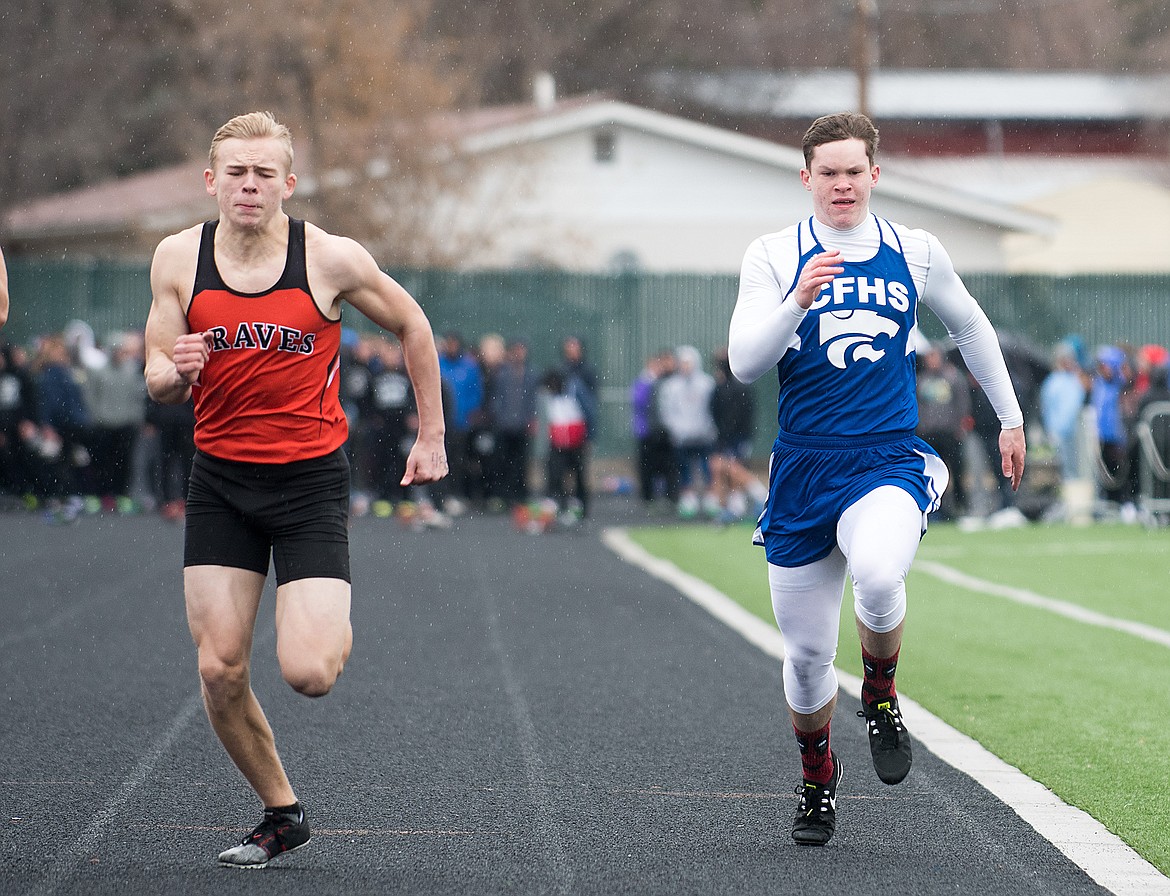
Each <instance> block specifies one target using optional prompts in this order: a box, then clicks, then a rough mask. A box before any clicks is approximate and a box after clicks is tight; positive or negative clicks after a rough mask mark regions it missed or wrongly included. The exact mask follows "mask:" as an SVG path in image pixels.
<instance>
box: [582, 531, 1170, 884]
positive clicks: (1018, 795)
mask: <svg viewBox="0 0 1170 896" xmlns="http://www.w3.org/2000/svg"><path fill="white" fill-rule="evenodd" d="M601 541H602V543H603V544H604V545H605V546H606V547H608V548H609V549H610V550H611V551H613V552H614V553H615V554H617V555H618V556H619V557H620V558H621V559H622V560H624V561H626V562H627V563H630V564H631V565H633V566H637V567H639V568H640V569H642V570H644V571H645V572H647V573H649V574H650V575H652V576H654V577H655V578H657V579H660V580H662V581H663V582H666V583H667V584H668V585H671V586H672V587H674V588H676V589H677V590H678V591H679V592H681V593H682V594H683V595H684V596H686V597H688V598H690V599H691V600H692V601H694V602H695V603H697V604H698V605H699V606H701V607H702V608H703V609H705V610H707V611H708V612H709V613H711V615H712V616H714V617H715V618H717V619H719V620H720V621H721V622H723V623H725V624H726V625H727V626H728V627H730V628H732V629H734V630H735V631H736V632H738V633H739V634H740V635H742V636H743V637H744V638H745V639H746V640H747V641H749V642H750V643H751V644H754V645H755V646H756V647H759V648H760V649H761V650H762V651H764V652H765V653H767V654H769V655H770V656H773V657H775V658H776V659H779V660H783V659H784V639H783V638H782V637H781V635H780V632H779V631H778V630H777V629H776V627H775V626H774V625H770V624H768V623H766V622H764V620H762V619H760V618H759V617H758V616H755V615H753V614H751V613H749V612H748V611H747V610H745V609H743V607H741V606H740V605H739V604H737V603H736V602H735V601H733V600H732V599H731V598H729V597H728V596H727V595H725V594H723V593H722V592H721V591H719V590H718V589H716V588H713V587H712V586H711V585H709V584H707V583H706V582H704V581H702V580H701V579H698V578H696V577H694V576H692V575H690V574H688V573H685V572H683V571H682V570H681V569H679V568H678V567H677V566H675V565H674V564H673V563H670V562H669V561H666V560H662V559H660V558H658V557H655V556H653V555H652V554H650V553H648V552H647V551H645V550H644V549H643V548H642V547H640V546H639V545H637V544H636V543H635V542H634V541H633V540H632V539H631V538H630V537H629V534H628V533H627V532H626V530H625V529H622V528H609V529H605V530H604V531H603V532H602V534H601ZM837 676H838V678H839V680H840V682H841V686H842V689H844V690H846V691H847V692H848V693H849V694H850V695H851V696H853V697H856V698H858V699H860V698H861V679H859V678H857V677H856V676H853V675H850V674H848V673H846V672H842V671H841V670H837ZM898 705H899V706H900V707H901V709H902V715H903V717H904V718H905V719H906V722H907V727H908V728H910V729H912V730H913V732H914V736H915V738H916V739H917V740H919V741H920V742H921V743H922V744H923V745H924V746H925V747H926V748H927V749H929V750H930V751H931V752H932V753H934V754H935V755H936V756H937V757H938V758H939V759H941V760H942V761H943V762H945V763H947V764H948V765H950V766H952V767H953V768H955V769H957V770H958V771H960V772H962V773H963V774H965V775H967V776H968V777H970V778H971V779H973V780H974V781H976V782H978V783H979V784H980V785H982V786H983V787H984V788H985V789H986V790H987V791H989V792H990V793H992V794H993V795H995V796H996V797H997V798H998V799H999V800H1000V801H1001V802H1003V803H1004V805H1006V806H1008V807H1009V808H1010V809H1011V810H1012V811H1014V812H1015V813H1016V814H1017V815H1019V816H1020V818H1021V819H1023V820H1024V821H1025V822H1027V823H1028V824H1029V825H1031V827H1033V828H1034V829H1035V830H1036V832H1037V833H1039V834H1040V836H1042V837H1044V839H1046V840H1048V841H1049V842H1050V843H1051V844H1052V845H1053V846H1055V847H1056V848H1057V849H1059V850H1060V851H1061V852H1062V853H1064V855H1065V856H1067V857H1068V858H1069V860H1070V861H1072V862H1073V863H1074V864H1076V865H1077V866H1078V867H1080V868H1081V869H1082V870H1084V872H1085V873H1086V874H1088V875H1089V877H1091V878H1092V879H1093V880H1094V881H1096V882H1097V883H1098V884H1100V885H1101V886H1102V887H1104V888H1105V889H1107V890H1109V892H1111V893H1113V894H1115V896H1170V878H1167V877H1166V876H1165V875H1163V874H1162V873H1161V872H1160V871H1159V870H1158V869H1157V868H1155V867H1154V866H1153V865H1151V864H1150V863H1149V862H1147V861H1146V860H1145V859H1143V858H1142V857H1141V856H1139V855H1138V854H1137V853H1136V852H1135V851H1134V850H1133V849H1132V848H1131V847H1130V846H1128V845H1127V844H1126V843H1124V842H1123V841H1122V840H1121V839H1120V838H1118V837H1117V836H1115V835H1114V834H1111V833H1110V832H1109V831H1108V830H1106V828H1105V827H1104V825H1102V824H1101V823H1100V822H1099V821H1097V820H1096V819H1095V818H1093V817H1092V816H1090V815H1089V814H1088V813H1087V812H1084V811H1083V810H1081V809H1078V808H1076V807H1075V806H1070V805H1068V804H1067V803H1065V802H1063V801H1062V800H1061V799H1060V798H1059V797H1057V796H1056V794H1054V793H1053V792H1052V791H1050V790H1049V789H1048V788H1046V787H1044V786H1043V785H1042V784H1040V783H1038V782H1036V781H1033V780H1032V779H1031V778H1029V777H1028V776H1027V775H1025V774H1024V773H1023V772H1021V771H1020V770H1019V769H1017V768H1015V767H1014V766H1011V765H1008V764H1007V763H1006V762H1004V761H1003V760H1002V759H1000V758H999V757H997V756H994V755H992V754H991V753H989V752H988V751H987V750H986V749H984V748H983V747H982V746H980V744H979V743H978V742H977V741H975V740H973V739H972V738H970V737H968V736H967V735H965V734H963V733H962V732H960V731H957V730H956V729H954V728H952V727H951V726H950V725H948V724H947V723H946V722H944V721H942V720H941V719H938V718H936V717H935V716H933V715H931V714H930V713H929V712H927V711H926V710H925V709H924V708H923V707H922V706H920V705H919V704H917V703H915V702H914V701H913V700H911V699H910V698H909V697H907V696H905V695H904V694H899V695H898Z"/></svg>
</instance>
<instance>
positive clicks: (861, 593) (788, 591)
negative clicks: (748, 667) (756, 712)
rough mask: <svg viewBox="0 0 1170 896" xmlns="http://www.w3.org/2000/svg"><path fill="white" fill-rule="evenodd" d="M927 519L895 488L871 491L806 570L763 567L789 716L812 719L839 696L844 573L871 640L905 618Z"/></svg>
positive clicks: (851, 509)
mask: <svg viewBox="0 0 1170 896" xmlns="http://www.w3.org/2000/svg"><path fill="white" fill-rule="evenodd" d="M924 527H925V518H924V515H923V513H922V511H921V510H919V509H918V504H917V503H916V502H915V501H914V499H913V498H912V497H910V495H909V494H908V493H907V492H905V491H903V490H902V489H900V488H898V487H897V486H892V485H884V486H881V487H879V488H877V489H874V490H873V491H872V492H870V493H869V494H868V495H866V496H865V497H863V498H861V499H860V500H859V501H857V502H856V503H854V504H852V505H850V506H849V507H848V508H847V509H846V510H845V512H844V513H842V514H841V519H840V520H838V522H837V547H836V548H834V549H833V552H832V553H831V554H829V556H827V557H825V558H824V559H823V560H818V561H817V562H815V563H810V564H808V565H807V566H795V567H785V566H773V565H772V564H769V565H768V584H769V586H770V587H771V591H772V610H773V612H774V613H775V614H776V623H777V625H779V626H780V632H781V634H783V636H784V654H785V659H784V695H785V698H786V699H787V701H788V705H789V706H790V707H791V708H792V710H793V711H794V712H798V713H801V714H804V715H812V714H813V713H815V712H816V711H817V710H819V709H822V708H823V707H825V706H827V705H828V703H829V701H830V700H832V699H833V696H834V695H835V694H836V693H837V673H836V671H835V670H834V669H833V661H834V660H835V659H836V657H837V639H838V637H839V636H840V622H841V601H842V600H843V599H844V597H845V573H846V570H848V571H849V572H850V573H851V575H852V577H853V596H854V602H853V605H854V611H855V612H856V614H857V618H858V620H860V622H861V624H862V625H864V626H865V627H866V628H868V629H869V630H870V631H873V632H878V633H882V632H888V631H892V630H894V629H895V628H897V627H898V625H899V624H900V623H901V622H902V620H903V618H905V616H906V573H907V572H909V570H910V564H911V563H912V562H913V561H914V555H915V553H916V552H917V551H918V543H919V540H920V539H921V537H922V532H923V529H924Z"/></svg>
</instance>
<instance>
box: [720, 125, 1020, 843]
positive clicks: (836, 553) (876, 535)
mask: <svg viewBox="0 0 1170 896" xmlns="http://www.w3.org/2000/svg"><path fill="white" fill-rule="evenodd" d="M877 144H878V134H877V129H876V128H875V127H874V126H873V123H872V122H871V121H870V120H869V119H868V118H866V117H865V116H864V115H858V114H851V113H841V114H836V115H827V116H824V117H822V118H819V119H817V120H816V121H815V122H813V124H812V126H811V127H810V128H809V130H808V132H807V133H806V134H805V137H804V141H803V149H804V160H805V167H804V169H802V170H801V180H802V182H803V183H804V185H805V188H806V189H808V190H809V191H810V192H811V193H812V199H813V216H812V217H811V218H809V219H808V220H806V221H803V222H801V223H799V224H795V225H793V226H791V227H789V228H787V229H786V230H783V231H780V232H779V233H774V234H769V235H766V236H763V237H760V238H759V239H757V240H756V241H755V242H753V243H752V245H751V246H750V247H748V250H747V253H746V254H745V257H744V261H743V268H742V271H741V276H740V287H739V298H738V301H737V303H736V307H735V311H734V313H733V315H732V319H731V327H730V338H729V342H728V355H729V360H730V362H731V368H732V371H733V372H734V374H735V376H736V377H737V378H738V379H740V380H741V381H743V382H745V383H750V382H753V381H754V380H756V379H758V378H759V377H760V376H762V375H763V374H764V373H765V372H766V371H768V370H770V369H772V368H776V369H777V371H778V374H779V381H780V391H779V401H778V421H779V434H778V435H777V438H776V442H775V444H774V446H773V449H772V457H771V462H770V473H769V478H770V481H769V498H768V502H767V505H766V507H765V509H764V512H763V514H762V515H761V517H760V525H759V528H758V530H757V532H756V543H757V544H761V545H763V546H764V548H765V551H766V554H767V559H768V581H769V585H770V588H771V593H772V606H773V609H774V611H775V614H776V622H777V624H778V625H779V626H780V630H781V632H782V633H783V634H784V643H785V662H784V692H785V698H786V700H787V702H788V707H789V712H790V715H791V718H792V724H793V728H794V729H795V732H796V740H797V744H798V746H799V747H800V754H801V766H802V772H803V786H802V787H801V788H800V790H799V792H800V803H799V807H798V809H797V814H796V819H795V822H794V824H793V829H792V837H793V839H794V840H795V841H796V842H797V843H800V844H810V845H818V846H820V845H824V844H825V843H827V842H828V841H829V839H830V838H831V837H832V836H833V832H834V830H835V828H836V796H837V786H838V784H839V783H840V780H841V762H840V760H839V759H838V758H837V755H836V754H835V753H834V752H833V750H832V748H831V746H830V737H829V731H830V721H831V719H832V715H833V710H834V708H835V706H836V702H837V676H836V672H835V671H834V669H833V661H834V659H835V657H836V652H837V641H838V634H839V632H838V629H839V618H840V610H841V601H842V599H843V598H844V591H845V575H846V572H847V571H848V572H849V574H850V575H851V576H852V579H853V591H854V609H855V612H856V616H857V630H858V633H859V635H860V639H861V653H862V660H863V665H864V669H865V679H864V683H863V685H862V706H863V712H862V715H864V717H865V719H866V726H867V729H868V732H869V743H870V750H871V753H872V757H873V763H874V768H875V770H876V772H877V774H878V777H879V778H880V779H881V780H882V781H884V782H885V783H887V784H897V783H899V782H901V781H902V780H903V779H904V778H905V777H906V775H907V774H908V773H909V771H910V764H911V748H910V736H909V734H908V733H907V732H906V728H905V726H904V724H903V722H902V716H901V712H900V711H899V709H898V698H897V693H896V691H895V688H894V672H895V669H896V668H897V663H898V652H899V650H900V648H901V644H902V623H903V619H904V617H905V614H906V585H905V578H906V573H907V572H908V570H909V569H910V564H911V562H912V561H913V559H914V554H915V552H916V550H917V548H918V543H919V540H920V538H921V537H922V534H923V533H924V532H925V530H926V515H927V513H929V512H930V511H932V510H936V509H937V508H938V503H939V498H940V496H941V495H942V493H943V491H944V490H945V489H946V486H947V482H948V478H949V474H948V473H947V469H946V466H945V465H944V464H943V462H942V460H941V459H940V458H939V457H938V455H937V454H936V453H935V451H934V449H932V448H931V447H930V446H929V445H927V444H926V443H925V442H924V441H922V440H921V439H919V438H917V437H916V436H915V435H914V430H915V426H916V424H917V422H918V408H917V403H916V395H915V382H914V345H915V341H914V340H915V331H916V329H917V325H918V306H919V303H922V304H924V305H926V306H928V307H929V308H930V309H931V310H932V311H934V313H935V314H936V315H938V317H939V319H940V320H941V321H942V322H943V324H944V325H945V326H946V328H947V332H948V333H949V334H950V336H951V338H952V339H953V340H954V342H955V344H956V345H957V346H958V347H959V350H960V351H961V352H962V355H963V360H964V362H965V363H966V365H967V367H968V369H969V370H970V371H971V372H972V373H973V374H974V376H975V378H976V380H978V382H979V384H980V386H981V387H982V388H983V390H984V391H985V392H986V393H987V396H988V398H989V400H990V401H991V404H992V406H993V407H994V408H995V411H996V414H997V415H998V416H999V420H1000V424H1001V426H1002V431H1001V434H1000V439H999V448H1000V452H1001V455H1002V472H1003V475H1004V476H1005V477H1009V478H1010V479H1011V484H1012V488H1013V489H1014V488H1018V487H1019V484H1020V477H1021V476H1022V474H1023V470H1024V455H1025V444H1024V429H1023V414H1022V413H1021V411H1020V405H1019V402H1018V400H1017V398H1016V395H1015V392H1014V390H1013V388H1012V383H1011V379H1010V378H1009V376H1008V371H1007V366H1006V364H1005V363H1004V359H1003V353H1002V352H1001V351H1000V347H999V340H998V338H997V337H996V334H995V331H994V330H993V329H992V326H991V323H990V322H989V321H988V319H987V315H986V314H984V312H983V310H982V309H981V308H980V307H979V305H978V303H977V302H976V301H975V299H974V298H973V297H972V296H971V294H970V293H969V292H968V291H967V289H966V287H965V286H964V285H963V282H962V280H960V279H959V276H958V274H956V273H955V269H954V265H953V264H952V263H951V260H950V257H949V256H948V255H947V253H946V251H945V250H944V249H943V247H942V245H941V244H940V243H939V241H938V239H937V238H936V237H934V236H933V235H932V234H930V233H927V232H926V231H922V230H910V229H909V228H907V227H904V226H902V225H900V224H894V223H891V222H889V221H886V220H883V219H881V218H878V217H876V216H875V215H873V214H871V213H870V211H869V198H870V193H871V191H872V190H873V188H874V186H875V185H876V184H877V182H878V173H879V172H878V166H877V164H875V162H874V157H875V153H876V150H877Z"/></svg>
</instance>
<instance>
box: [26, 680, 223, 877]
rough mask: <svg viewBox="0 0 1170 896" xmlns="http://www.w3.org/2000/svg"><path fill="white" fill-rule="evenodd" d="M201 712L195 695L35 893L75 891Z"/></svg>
mask: <svg viewBox="0 0 1170 896" xmlns="http://www.w3.org/2000/svg"><path fill="white" fill-rule="evenodd" d="M201 709H203V698H202V696H200V695H199V694H196V695H194V696H193V697H191V698H190V699H188V700H187V702H186V703H184V704H183V705H182V707H181V708H180V709H179V712H178V713H177V714H176V715H175V716H174V718H173V719H171V723H170V725H168V726H167V728H166V730H165V731H163V733H162V734H161V735H160V736H159V737H158V738H157V739H156V740H155V741H154V743H153V744H151V745H150V748H149V749H148V750H147V751H146V752H145V753H144V754H143V755H142V757H141V758H140V759H139V760H138V764H137V765H135V766H134V768H133V769H132V770H131V772H130V774H129V775H127V776H126V779H125V780H124V781H123V782H122V785H121V786H120V787H119V788H118V790H117V792H116V793H115V794H114V795H113V796H112V797H110V799H108V800H107V801H106V803H105V805H104V806H102V807H101V808H100V809H98V811H97V812H95V813H94V815H93V818H92V819H90V822H89V824H88V825H86V827H85V830H84V831H82V832H81V834H80V835H79V836H78V837H77V839H76V840H74V841H73V842H72V843H71V844H70V845H68V846H67V847H65V848H64V849H62V850H60V851H59V852H58V853H57V857H56V860H55V861H54V863H53V866H52V868H50V869H49V872H48V874H46V875H45V877H44V878H43V879H42V880H41V881H40V884H39V885H38V886H37V887H36V888H35V889H33V891H32V892H33V893H36V894H43V896H49V894H53V893H57V892H72V888H71V887H68V885H69V884H70V883H71V881H72V879H73V877H74V875H75V874H76V872H77V869H78V866H80V865H81V864H82V863H83V862H84V861H85V859H86V856H88V855H89V853H90V852H91V851H92V850H93V849H94V847H96V846H97V845H98V844H99V843H100V842H101V840H102V839H103V838H104V837H105V835H106V830H107V828H109V827H110V825H111V824H112V823H113V821H114V819H116V818H117V817H118V816H119V815H120V814H121V813H122V811H123V810H124V809H125V808H126V805H127V804H128V803H129V802H130V800H131V798H132V797H133V796H134V794H135V793H136V792H137V791H138V789H139V788H140V787H142V785H143V784H145V783H146V779H147V778H149V777H150V775H151V773H152V772H153V771H154V769H155V766H157V765H158V763H159V760H160V759H162V757H163V756H164V755H165V754H166V753H167V752H168V751H169V750H170V749H171V746H172V745H173V744H174V743H175V741H176V740H178V739H179V735H180V734H182V733H183V730H184V729H185V728H186V727H187V726H188V725H190V724H191V722H192V721H193V720H194V719H195V717H196V716H197V715H198V714H199V712H200V710H201Z"/></svg>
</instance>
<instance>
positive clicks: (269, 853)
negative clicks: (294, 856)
mask: <svg viewBox="0 0 1170 896" xmlns="http://www.w3.org/2000/svg"><path fill="white" fill-rule="evenodd" d="M308 842H309V822H308V820H307V819H306V818H305V810H304V809H302V810H301V813H300V817H299V818H298V817H297V816H295V815H283V814H278V813H275V812H265V813H264V820H263V821H262V822H260V824H258V825H257V826H256V829H255V830H254V831H252V833H250V834H249V835H248V836H247V837H245V838H244V839H243V841H242V842H241V843H240V845H239V846H233V847H232V848H231V849H227V850H224V851H223V852H221V853H220V854H219V864H221V865H224V866H225V867H228V868H264V867H265V866H267V865H268V863H269V862H270V861H272V860H273V859H274V858H276V857H277V856H278V855H280V854H281V853H283V852H292V851H293V850H294V849H300V848H301V847H302V846H304V845H305V844H306V843H308Z"/></svg>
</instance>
